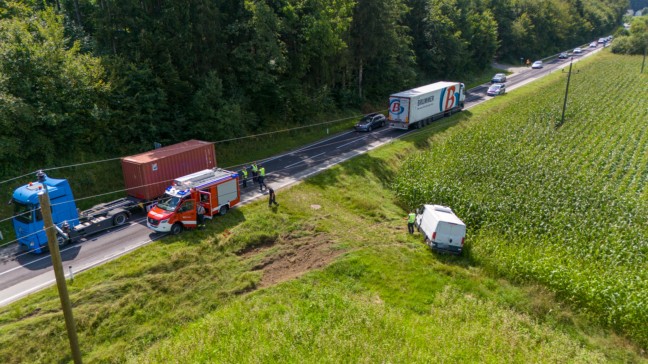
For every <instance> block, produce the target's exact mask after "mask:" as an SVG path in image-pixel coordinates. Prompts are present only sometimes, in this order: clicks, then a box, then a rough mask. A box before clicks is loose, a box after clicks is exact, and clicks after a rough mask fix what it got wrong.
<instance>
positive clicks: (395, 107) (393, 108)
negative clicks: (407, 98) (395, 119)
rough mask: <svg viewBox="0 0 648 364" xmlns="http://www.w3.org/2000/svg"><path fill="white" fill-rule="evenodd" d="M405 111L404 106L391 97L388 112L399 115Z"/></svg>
mask: <svg viewBox="0 0 648 364" xmlns="http://www.w3.org/2000/svg"><path fill="white" fill-rule="evenodd" d="M403 111H405V108H404V107H402V106H401V104H400V100H399V99H393V100H391V102H390V103H389V113H390V114H394V115H400V114H402V113H403Z"/></svg>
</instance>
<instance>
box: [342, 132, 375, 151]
mask: <svg viewBox="0 0 648 364" xmlns="http://www.w3.org/2000/svg"><path fill="white" fill-rule="evenodd" d="M367 138H369V135H367V136H366V137H362V138H358V139H353V140H352V141H350V142H348V143H346V144H342V145H340V146H338V147H336V148H335V149H340V148H342V147H344V146H346V145H349V144H353V143H355V142H358V141H360V140H365V139H367Z"/></svg>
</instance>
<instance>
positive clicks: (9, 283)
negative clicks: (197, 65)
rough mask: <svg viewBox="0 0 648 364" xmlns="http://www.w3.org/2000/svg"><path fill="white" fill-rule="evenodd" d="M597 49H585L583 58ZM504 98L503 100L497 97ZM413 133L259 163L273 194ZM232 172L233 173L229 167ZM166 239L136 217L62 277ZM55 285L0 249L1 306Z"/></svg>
mask: <svg viewBox="0 0 648 364" xmlns="http://www.w3.org/2000/svg"><path fill="white" fill-rule="evenodd" d="M600 49H601V48H600V47H599V48H596V49H589V48H583V51H584V52H583V54H581V55H577V56H575V57H574V60H575V61H576V60H577V59H579V58H582V57H586V56H587V55H588V54H591V53H592V51H593V50H594V51H596V50H600ZM569 61H570V59H566V60H560V59H553V60H547V61H546V62H545V66H544V68H542V69H530V68H524V69H521V70H520V72H518V73H515V74H513V75H511V76H509V77H508V82H507V83H506V85H507V90H508V91H511V90H513V89H515V88H517V87H520V86H522V85H524V84H526V83H529V82H532V81H533V80H535V79H538V78H540V77H543V76H545V75H547V74H548V73H550V72H555V71H557V70H560V69H561V68H564V67H566V66H568V65H569ZM488 86H489V85H488V84H484V85H481V86H478V87H475V88H473V89H471V90H469V91H468V93H467V95H466V108H467V109H468V108H470V107H473V106H475V105H477V104H480V103H482V102H485V101H487V100H488V99H490V98H491V97H489V96H486V90H487V89H488ZM497 97H506V96H497ZM412 132H414V130H410V131H404V130H397V129H389V128H380V129H376V130H374V131H372V132H368V133H358V132H355V131H348V132H343V133H340V134H337V135H335V136H332V137H330V138H326V139H323V140H320V141H318V142H316V143H312V144H309V145H306V146H304V147H302V148H299V149H296V150H293V151H291V152H288V153H285V154H281V155H277V156H274V157H271V158H268V159H265V160H262V161H259V162H261V163H262V164H263V165H264V166H265V168H266V171H267V172H266V175H267V178H266V180H267V184H268V185H270V186H272V187H273V188H274V189H275V190H278V189H279V188H285V187H287V186H289V185H292V184H294V183H297V182H299V181H301V180H303V179H304V178H306V177H308V176H310V175H313V174H316V173H318V172H320V171H322V170H325V169H328V168H330V167H332V166H334V165H336V164H338V163H341V162H343V161H345V160H348V159H350V158H353V157H355V156H357V155H359V154H362V153H366V152H367V151H369V150H371V149H374V148H377V147H379V146H381V145H384V144H386V143H389V142H390V141H392V140H394V139H397V138H402V137H403V136H405V135H407V134H409V133H412ZM232 169H233V170H236V169H234V168H232ZM263 196H264V194H263V193H261V192H259V191H258V190H257V188H256V187H254V186H252V184H248V188H246V189H244V190H243V193H242V196H241V200H242V203H241V205H244V204H247V203H250V202H252V201H254V200H256V199H258V198H261V197H263ZM162 237H164V234H160V233H155V232H153V231H152V230H150V229H148V228H147V227H146V221H145V217H144V215H143V214H141V215H139V216H134V218H133V219H132V220H131V221H130V223H129V224H127V225H124V226H121V227H119V228H116V229H112V230H107V231H105V232H103V233H100V234H97V235H95V236H92V237H90V238H89V239H87V240H83V241H81V242H79V243H76V244H72V245H70V246H66V247H64V249H62V250H61V256H62V259H63V268H64V271H65V273H66V275H67V276H68V277H69V276H70V274H76V273H79V272H82V271H84V270H87V269H89V268H92V267H94V266H97V265H100V264H103V263H105V262H107V261H110V260H112V259H114V258H116V257H118V256H120V255H123V254H126V253H128V252H130V251H132V250H134V249H137V248H139V247H141V246H143V245H146V244H148V243H150V242H152V241H155V240H157V239H160V238H162ZM54 283H55V281H54V272H53V270H52V262H51V258H50V256H49V254H47V253H45V254H42V255H33V254H29V253H23V252H20V251H19V250H18V246H17V244H13V245H11V246H9V247H6V248H4V249H1V250H0V306H4V305H7V304H9V303H10V302H13V301H15V300H18V299H20V298H21V297H24V296H26V295H28V294H30V293H32V292H36V291H38V290H40V289H43V288H45V287H48V286H51V285H53V284H54Z"/></svg>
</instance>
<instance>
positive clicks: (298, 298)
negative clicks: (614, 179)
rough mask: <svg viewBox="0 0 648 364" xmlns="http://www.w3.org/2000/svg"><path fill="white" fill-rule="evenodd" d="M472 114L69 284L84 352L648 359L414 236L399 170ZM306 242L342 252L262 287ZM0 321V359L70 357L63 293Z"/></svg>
mask: <svg viewBox="0 0 648 364" xmlns="http://www.w3.org/2000/svg"><path fill="white" fill-rule="evenodd" d="M511 96H513V95H511ZM482 110H485V111H482V112H487V109H486V108H483V109H482ZM473 114H474V115H473V117H478V116H479V114H478V113H477V112H475V113H473ZM467 117H468V113H465V114H464V115H459V116H455V117H454V118H453V119H450V120H444V121H440V122H437V123H435V124H434V125H433V126H431V127H428V128H426V129H425V130H424V132H422V133H419V134H417V135H415V136H414V137H412V138H411V139H410V140H409V141H407V142H396V143H393V144H392V145H390V146H388V147H386V148H381V149H380V150H378V151H375V152H372V153H370V154H369V155H366V156H362V157H359V158H356V159H354V160H352V161H349V162H347V163H345V164H343V165H341V166H338V167H336V168H334V169H333V170H330V171H327V172H324V173H322V174H321V175H319V176H316V177H314V178H312V179H310V180H309V181H308V182H306V183H304V184H301V185H298V186H296V187H294V188H292V189H290V190H287V191H279V193H278V200H279V203H280V204H281V206H280V207H279V208H278V209H277V210H276V211H275V210H269V209H268V208H267V206H265V201H263V202H261V203H259V204H254V205H251V206H246V207H244V208H241V209H238V210H234V211H232V212H231V213H230V214H228V215H227V216H225V217H224V218H221V219H219V220H217V221H215V222H212V223H211V224H210V225H209V227H208V229H207V230H206V231H202V232H188V233H185V234H183V235H181V236H180V237H177V238H171V239H165V240H164V241H162V242H156V243H153V244H151V245H150V246H148V247H146V248H144V249H140V250H138V251H136V252H134V253H132V254H129V255H128V256H125V257H122V258H120V259H118V260H117V261H114V262H111V263H108V264H106V265H104V266H102V267H99V268H96V269H93V270H92V271H89V272H86V273H84V274H81V275H79V276H77V278H76V280H75V281H74V282H73V283H72V284H71V285H70V291H71V293H72V300H73V302H74V304H75V307H74V309H75V317H76V319H77V323H78V326H79V334H80V341H81V343H82V350H83V352H84V356H85V360H86V361H87V362H97V361H106V362H108V361H114V362H121V361H124V360H126V359H130V360H132V361H135V362H138V361H143V362H147V361H148V362H161V361H162V362H164V361H171V360H173V361H184V362H194V361H204V362H213V361H237V362H239V361H243V362H251V361H335V362H339V361H372V362H373V361H401V362H402V361H426V362H429V361H440V360H449V361H471V360H472V361H489V362H501V361H516V362H539V361H542V362H552V361H553V362H565V361H575V362H597V361H598V362H601V361H608V360H614V361H639V360H641V359H640V357H638V356H637V354H635V352H634V351H633V350H632V347H631V346H630V344H628V343H627V342H625V341H624V340H623V339H620V338H618V337H616V336H615V335H613V334H610V333H609V332H606V331H604V330H601V329H600V328H597V327H596V326H593V325H589V324H587V323H586V322H585V321H583V320H582V319H581V318H580V317H579V316H578V315H577V314H574V313H572V312H570V310H569V309H568V308H565V307H562V306H561V305H560V303H557V302H555V301H554V300H553V299H552V298H551V294H549V293H548V292H546V291H545V290H543V289H541V288H538V287H520V286H513V285H511V284H509V283H507V282H505V281H502V280H497V279H494V278H491V277H489V276H488V275H487V274H485V273H484V272H483V271H482V270H481V269H480V268H479V267H477V266H474V265H472V264H471V263H470V262H469V261H468V260H466V259H464V258H455V257H446V256H436V255H434V254H431V253H430V252H429V251H428V249H426V248H425V247H424V245H423V244H422V243H421V241H420V237H419V236H418V235H416V236H413V237H410V236H407V235H406V234H405V226H404V222H405V221H404V220H403V214H404V213H403V210H402V208H401V207H400V206H399V205H398V204H396V203H395V197H394V195H393V193H392V191H391V189H390V188H389V184H390V181H391V178H392V176H393V174H394V173H395V172H396V171H397V169H398V167H399V163H400V161H401V160H402V159H403V158H404V157H405V156H406V155H407V154H409V153H411V151H412V150H413V149H414V148H419V147H421V146H424V145H426V144H427V143H428V141H427V137H428V136H429V135H430V134H432V133H438V132H440V131H441V130H443V129H445V128H451V127H452V128H454V129H457V126H458V127H459V128H461V126H462V125H463V124H464V123H466V122H468V121H464V122H462V123H460V124H457V122H458V120H459V119H465V118H467ZM439 135H440V136H439ZM437 137H439V138H441V139H442V138H443V134H437ZM315 204H317V205H320V206H321V208H320V209H313V208H312V205H315ZM306 246H313V247H314V248H313V249H314V250H313V251H315V250H318V251H333V252H339V253H342V255H341V256H340V257H339V258H338V259H337V260H335V262H334V263H333V264H332V265H330V266H328V267H327V268H325V269H323V270H318V271H314V272H311V273H309V274H307V275H306V276H305V277H303V278H301V279H298V280H294V281H289V282H286V283H283V284H279V285H272V286H269V287H267V288H263V289H260V290H259V289H258V288H259V286H260V285H261V284H262V280H261V279H262V273H263V271H262V270H259V268H260V267H263V266H264V264H266V263H267V262H273V261H281V260H285V261H288V262H291V259H293V258H292V257H294V254H295V249H296V248H297V247H306ZM251 247H256V249H251ZM243 251H244V252H245V254H241V252H243ZM270 267H272V264H270V265H268V266H266V268H264V269H268V268H270ZM0 331H1V332H2V333H3V334H2V335H1V336H0V362H7V363H12V362H48V363H49V362H56V361H60V360H65V359H68V360H69V356H66V353H67V352H68V346H67V340H66V337H65V335H64V330H63V321H62V318H61V315H60V313H59V303H58V299H57V298H56V295H55V291H54V288H52V289H49V290H47V291H43V292H40V293H37V294H34V295H32V296H30V297H28V298H27V299H24V300H22V301H20V302H17V303H15V304H13V305H11V306H9V307H6V308H3V309H1V310H0Z"/></svg>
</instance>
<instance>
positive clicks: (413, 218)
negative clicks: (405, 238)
mask: <svg viewBox="0 0 648 364" xmlns="http://www.w3.org/2000/svg"><path fill="white" fill-rule="evenodd" d="M415 221H416V214H415V213H414V211H410V213H409V215H407V231H409V233H410V234H414V222H415Z"/></svg>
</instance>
